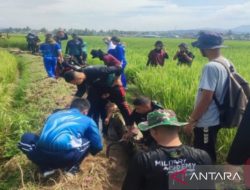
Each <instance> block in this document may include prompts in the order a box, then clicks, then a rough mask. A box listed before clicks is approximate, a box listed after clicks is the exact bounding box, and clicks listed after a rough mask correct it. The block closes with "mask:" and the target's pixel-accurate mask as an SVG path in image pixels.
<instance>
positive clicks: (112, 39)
mask: <svg viewBox="0 0 250 190" xmlns="http://www.w3.org/2000/svg"><path fill="white" fill-rule="evenodd" d="M111 41H114V42H117V43H120V42H121V40H120V38H118V37H117V36H112V38H111Z"/></svg>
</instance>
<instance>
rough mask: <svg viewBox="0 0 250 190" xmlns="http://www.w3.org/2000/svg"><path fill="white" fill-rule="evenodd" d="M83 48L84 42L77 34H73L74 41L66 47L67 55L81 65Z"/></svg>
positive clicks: (70, 41) (69, 42)
mask: <svg viewBox="0 0 250 190" xmlns="http://www.w3.org/2000/svg"><path fill="white" fill-rule="evenodd" d="M82 46H83V41H82V39H81V38H79V37H78V35H76V34H72V40H69V41H68V43H67V46H66V50H65V54H69V55H70V56H72V57H74V58H76V59H77V61H78V63H79V64H83V60H82V55H83V51H82Z"/></svg>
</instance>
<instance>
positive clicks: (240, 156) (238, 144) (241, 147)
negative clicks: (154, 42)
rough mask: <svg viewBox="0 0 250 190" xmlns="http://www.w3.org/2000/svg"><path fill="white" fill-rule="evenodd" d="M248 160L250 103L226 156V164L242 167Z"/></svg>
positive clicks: (249, 155)
mask: <svg viewBox="0 0 250 190" xmlns="http://www.w3.org/2000/svg"><path fill="white" fill-rule="evenodd" d="M249 158H250V102H249V103H248V105H247V108H246V111H245V114H244V116H243V118H242V121H241V123H240V126H239V129H238V131H237V133H236V135H235V138H234V140H233V143H232V146H231V148H230V150H229V153H228V156H227V162H228V163H229V164H233V165H242V164H244V163H245V162H246V161H247V160H248V159H249Z"/></svg>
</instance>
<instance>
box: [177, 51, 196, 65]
mask: <svg viewBox="0 0 250 190" xmlns="http://www.w3.org/2000/svg"><path fill="white" fill-rule="evenodd" d="M185 53H186V54H187V56H188V57H190V58H192V59H193V58H194V55H193V54H192V52H190V51H186V52H185ZM177 57H178V61H179V62H180V63H191V62H192V61H189V60H187V58H186V57H185V56H184V55H183V54H182V53H178V55H177Z"/></svg>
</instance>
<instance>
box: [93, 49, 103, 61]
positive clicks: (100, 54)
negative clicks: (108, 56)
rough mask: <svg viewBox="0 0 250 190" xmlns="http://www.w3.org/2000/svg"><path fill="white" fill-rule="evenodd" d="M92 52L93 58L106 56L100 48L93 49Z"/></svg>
mask: <svg viewBox="0 0 250 190" xmlns="http://www.w3.org/2000/svg"><path fill="white" fill-rule="evenodd" d="M90 54H91V55H92V58H96V57H98V58H100V59H102V58H103V56H104V52H103V51H102V50H100V49H99V50H95V49H92V50H91V52H90Z"/></svg>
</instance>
